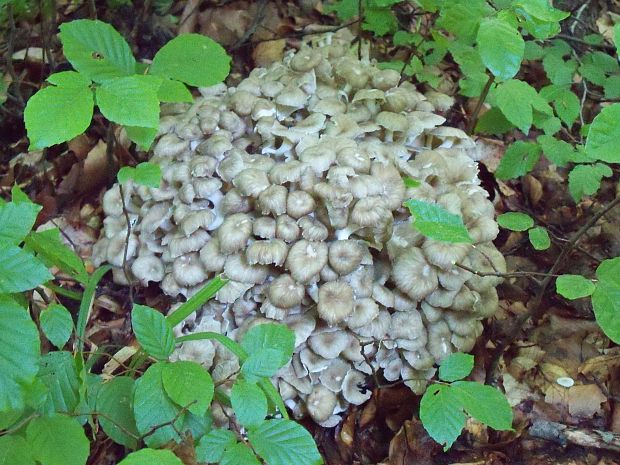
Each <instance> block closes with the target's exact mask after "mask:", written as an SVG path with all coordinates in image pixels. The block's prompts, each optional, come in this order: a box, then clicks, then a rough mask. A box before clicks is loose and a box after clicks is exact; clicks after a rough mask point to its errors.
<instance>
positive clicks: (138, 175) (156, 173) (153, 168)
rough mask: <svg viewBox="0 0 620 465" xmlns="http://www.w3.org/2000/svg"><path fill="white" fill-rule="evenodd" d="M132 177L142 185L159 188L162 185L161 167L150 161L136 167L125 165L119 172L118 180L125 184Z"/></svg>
mask: <svg viewBox="0 0 620 465" xmlns="http://www.w3.org/2000/svg"><path fill="white" fill-rule="evenodd" d="M130 179H131V180H132V181H134V182H135V183H136V184H139V185H141V186H146V187H155V188H157V187H159V186H160V185H161V167H160V166H159V165H158V164H157V163H151V162H148V161H145V162H142V163H139V164H138V165H137V166H135V167H131V166H123V167H122V168H121V169H120V170H119V172H118V182H120V183H121V184H125V183H126V182H127V181H129V180H130Z"/></svg>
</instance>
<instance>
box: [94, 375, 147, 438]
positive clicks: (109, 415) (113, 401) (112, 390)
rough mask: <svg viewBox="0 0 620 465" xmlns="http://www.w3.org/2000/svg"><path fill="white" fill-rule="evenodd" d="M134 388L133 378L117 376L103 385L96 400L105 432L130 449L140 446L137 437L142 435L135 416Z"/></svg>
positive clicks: (100, 422) (100, 421)
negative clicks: (133, 405)
mask: <svg viewBox="0 0 620 465" xmlns="http://www.w3.org/2000/svg"><path fill="white" fill-rule="evenodd" d="M133 390H134V380H133V379H132V378H130V377H129V376H117V377H116V378H112V379H111V380H110V381H107V382H105V383H103V384H102V385H101V387H100V388H99V392H98V393H97V400H96V409H97V412H99V413H101V414H102V415H100V416H99V417H98V420H99V424H100V425H101V428H103V431H104V432H105V434H107V435H108V436H109V437H110V439H112V440H113V441H114V442H116V443H117V444H121V445H123V446H125V447H129V448H130V449H135V448H136V447H138V440H137V439H136V438H137V437H139V436H140V433H138V429H137V428H136V420H135V419H134V416H133V409H132V402H131V401H132V397H133ZM129 433H131V434H129Z"/></svg>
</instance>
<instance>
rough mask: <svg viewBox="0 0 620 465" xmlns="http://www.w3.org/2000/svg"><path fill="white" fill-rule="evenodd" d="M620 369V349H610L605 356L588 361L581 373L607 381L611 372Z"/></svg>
mask: <svg viewBox="0 0 620 465" xmlns="http://www.w3.org/2000/svg"><path fill="white" fill-rule="evenodd" d="M619 367H620V347H613V348H611V349H609V350H608V351H607V352H606V353H605V354H604V355H599V356H598V357H593V358H591V359H589V360H586V361H585V362H584V363H583V364H582V365H581V366H580V367H579V372H580V373H581V374H583V375H584V376H586V377H588V378H590V377H592V378H596V379H598V380H601V381H602V380H605V379H608V378H609V375H610V372H611V371H612V370H616V369H617V368H619Z"/></svg>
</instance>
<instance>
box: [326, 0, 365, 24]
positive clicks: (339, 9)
mask: <svg viewBox="0 0 620 465" xmlns="http://www.w3.org/2000/svg"><path fill="white" fill-rule="evenodd" d="M358 5H359V2H358V0H336V1H333V2H330V3H328V4H326V5H324V6H323V9H324V10H325V13H336V16H338V19H341V20H344V21H346V20H349V19H351V18H353V17H354V16H357V14H358V13H359V6H358Z"/></svg>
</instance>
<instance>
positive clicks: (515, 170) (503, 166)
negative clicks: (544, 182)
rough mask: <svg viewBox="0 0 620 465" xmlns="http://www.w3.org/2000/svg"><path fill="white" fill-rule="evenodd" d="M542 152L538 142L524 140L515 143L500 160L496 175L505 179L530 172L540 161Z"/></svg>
mask: <svg viewBox="0 0 620 465" xmlns="http://www.w3.org/2000/svg"><path fill="white" fill-rule="evenodd" d="M540 152H541V150H540V146H539V145H538V144H534V143H531V142H523V141H517V142H515V143H513V144H512V145H511V146H510V147H508V150H506V153H504V156H503V157H502V159H501V160H500V162H499V166H498V167H497V170H496V171H495V176H496V177H497V179H501V180H502V181H505V180H507V179H513V178H518V177H519V176H523V175H524V174H527V173H529V172H530V171H532V169H533V168H534V166H536V163H538V159H539V158H540Z"/></svg>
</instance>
